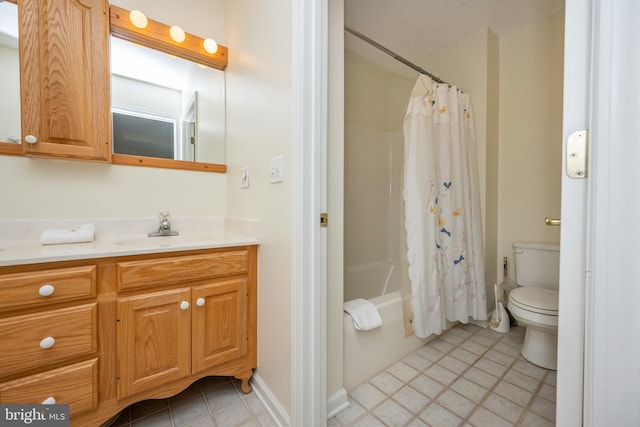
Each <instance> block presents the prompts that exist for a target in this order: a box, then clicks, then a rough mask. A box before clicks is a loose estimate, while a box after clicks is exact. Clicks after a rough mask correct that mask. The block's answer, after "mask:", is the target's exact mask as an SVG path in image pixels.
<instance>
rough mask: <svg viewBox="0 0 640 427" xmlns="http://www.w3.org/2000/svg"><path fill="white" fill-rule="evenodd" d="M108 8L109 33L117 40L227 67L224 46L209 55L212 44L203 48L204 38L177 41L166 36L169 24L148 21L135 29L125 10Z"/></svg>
mask: <svg viewBox="0 0 640 427" xmlns="http://www.w3.org/2000/svg"><path fill="white" fill-rule="evenodd" d="M109 9H110V17H109V22H110V27H111V34H112V35H114V36H116V37H119V38H121V39H124V40H128V41H130V42H133V43H138V44H141V45H144V46H148V47H150V48H152V49H155V50H159V51H161V52H164V53H167V54H169V55H175V56H178V57H180V58H184V59H188V60H190V61H193V62H197V63H198V64H202V65H206V66H209V67H212V68H215V69H218V70H224V69H225V68H226V67H227V63H228V50H227V48H226V47H225V46H222V45H219V44H217V49H216V50H215V51H213V53H210V52H209V51H211V50H213V49H211V47H212V44H211V42H207V43H206V46H207V48H205V39H203V38H201V37H198V36H196V35H193V34H190V33H187V32H184V40H183V41H182V42H177V41H175V40H173V39H172V38H171V37H170V35H169V30H170V28H171V27H170V26H169V25H165V24H163V23H161V22H158V21H154V20H153V19H149V18H147V26H146V27H145V28H137V27H136V26H134V25H133V24H132V23H131V21H130V20H129V13H130V12H129V11H128V10H126V9H123V8H120V7H118V6H114V5H111V6H109ZM207 40H212V39H207ZM212 41H213V40H212ZM214 43H215V42H214Z"/></svg>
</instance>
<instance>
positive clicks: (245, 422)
mask: <svg viewBox="0 0 640 427" xmlns="http://www.w3.org/2000/svg"><path fill="white" fill-rule="evenodd" d="M238 426H246V427H260V426H263V427H271V426H277V424H276V423H275V421H274V420H273V419H272V418H271V415H269V413H268V412H267V411H266V410H265V408H264V406H263V405H262V402H261V401H260V399H258V397H257V396H256V395H255V394H254V393H253V392H251V393H249V394H244V393H242V391H241V390H240V381H238V380H235V379H233V378H229V377H208V378H203V379H202V380H200V381H198V382H196V383H194V384H192V385H191V387H189V388H187V389H186V390H185V391H183V392H182V393H180V394H178V395H176V396H174V397H172V398H170V399H158V400H145V401H143V402H139V403H136V404H134V405H131V406H130V407H128V408H126V409H125V410H124V411H123V412H122V414H121V415H120V417H119V418H118V419H117V420H116V421H115V422H114V423H113V424H111V427H238Z"/></svg>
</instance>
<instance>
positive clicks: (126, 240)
mask: <svg viewBox="0 0 640 427" xmlns="http://www.w3.org/2000/svg"><path fill="white" fill-rule="evenodd" d="M196 222H197V224H196V225H195V226H194V225H193V224H192V223H188V222H187V221H186V220H182V221H176V225H182V226H183V230H184V231H180V235H178V236H164V237H148V236H147V233H126V234H123V233H122V231H130V229H129V228H130V227H129V228H128V229H126V230H123V228H122V227H120V228H118V227H115V228H113V229H112V230H115V232H116V234H112V233H108V232H106V231H102V232H99V230H100V229H101V228H102V229H107V226H108V225H111V224H112V223H113V222H112V221H110V222H109V223H108V224H105V223H102V222H99V225H96V238H95V240H94V241H92V242H85V243H68V244H57V245H43V244H42V243H41V242H40V239H39V238H35V237H34V231H33V230H43V227H42V225H43V223H42V222H37V223H36V224H35V225H34V223H30V224H28V225H27V226H25V225H24V222H21V224H20V225H19V226H15V225H16V224H13V225H14V230H15V229H16V228H18V229H20V228H21V227H20V226H22V229H23V230H26V232H24V233H23V234H22V235H23V236H24V237H23V238H18V237H16V233H15V232H14V235H12V236H10V237H11V239H6V240H5V239H3V240H0V267H3V266H10V265H23V264H37V263H42V262H54V261H71V260H80V259H90V258H107V257H113V256H126V255H141V254H150V253H164V252H175V251H185V250H196V249H212V248H224V247H231V246H245V245H257V244H259V243H260V239H259V222H257V221H252V220H249V221H245V220H224V219H223V220H222V221H220V220H217V221H213V222H210V223H209V222H206V221H202V220H201V219H198V220H197V221H196ZM59 224H60V223H57V225H58V226H59ZM8 225H11V224H6V223H0V231H2V228H6V227H7V226H8ZM64 225H68V224H64ZM3 226H4V227H3ZM147 227H148V226H147ZM177 228H178V227H176V229H177ZM4 234H5V236H3V237H5V238H6V235H7V234H9V233H4Z"/></svg>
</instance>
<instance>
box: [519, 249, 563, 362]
mask: <svg viewBox="0 0 640 427" xmlns="http://www.w3.org/2000/svg"><path fill="white" fill-rule="evenodd" d="M513 254H514V264H515V276H516V277H515V278H516V283H517V285H518V287H517V288H516V289H514V290H512V291H511V292H510V293H509V304H508V308H509V311H510V312H511V314H512V315H513V317H515V319H516V320H517V321H518V324H519V325H520V326H524V327H526V328H527V331H526V335H525V337H524V344H523V346H522V350H521V353H522V355H523V356H524V358H525V359H527V360H528V361H530V362H531V363H534V364H536V365H538V366H542V367H543V368H547V369H553V370H555V369H556V366H557V349H558V282H559V275H560V246H558V245H557V244H548V243H525V242H516V243H513Z"/></svg>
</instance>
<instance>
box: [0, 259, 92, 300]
mask: <svg viewBox="0 0 640 427" xmlns="http://www.w3.org/2000/svg"><path fill="white" fill-rule="evenodd" d="M96 270H97V269H96V266H95V265H88V266H84V267H71V268H60V269H54V270H41V271H31V272H27V273H15V274H4V275H1V276H0V292H2V299H0V310H6V309H13V308H20V307H26V306H33V305H36V306H37V305H40V304H50V303H53V302H62V301H72V300H76V299H80V298H87V297H93V296H95V294H96Z"/></svg>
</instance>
